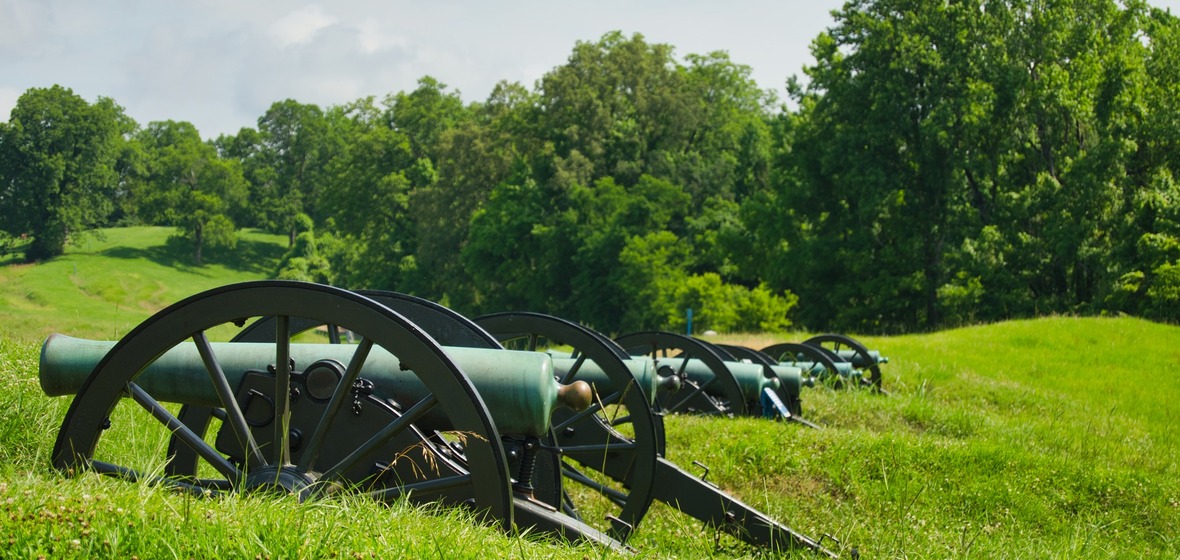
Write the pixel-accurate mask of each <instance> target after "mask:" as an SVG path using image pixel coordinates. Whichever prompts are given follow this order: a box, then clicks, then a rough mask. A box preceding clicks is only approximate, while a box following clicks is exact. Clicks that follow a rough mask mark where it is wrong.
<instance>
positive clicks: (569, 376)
mask: <svg viewBox="0 0 1180 560" xmlns="http://www.w3.org/2000/svg"><path fill="white" fill-rule="evenodd" d="M585 363H586V355H585V354H581V355H579V356H578V359H577V360H575V361H574V365H573V366H571V367H570V370H569V371H567V372H566V373H565V375H564V376H562V378H561V384H563V385H565V384H568V383H569V382H570V381H572V380H573V379H574V376H576V375H578V370H580V369H582V364H585Z"/></svg>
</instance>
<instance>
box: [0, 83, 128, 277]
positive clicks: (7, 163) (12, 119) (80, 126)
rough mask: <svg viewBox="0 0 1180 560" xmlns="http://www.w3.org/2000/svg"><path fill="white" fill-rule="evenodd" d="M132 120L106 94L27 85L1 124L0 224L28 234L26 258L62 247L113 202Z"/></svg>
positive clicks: (50, 254)
mask: <svg viewBox="0 0 1180 560" xmlns="http://www.w3.org/2000/svg"><path fill="white" fill-rule="evenodd" d="M129 126H130V127H133V126H134V123H131V122H130V120H129V119H127V118H126V117H125V116H123V109H122V108H121V107H119V106H118V105H115V103H114V101H112V100H110V99H105V98H100V99H99V100H98V101H97V102H96V103H94V104H93V105H92V104H89V103H87V102H86V101H84V100H83V99H82V98H81V97H78V96H77V95H75V94H74V92H73V91H72V90H70V89H68V88H63V87H61V86H53V87H50V88H44V89H42V88H32V89H29V90H28V91H26V92H25V93H24V94H23V95H21V96H20V98H19V99H17V103H16V107H14V108H13V110H12V114H11V115H10V116H9V120H8V122H7V123H2V124H0V229H2V230H3V231H5V232H6V233H7V234H8V235H10V236H19V235H23V234H28V235H30V236H31V237H32V243H31V244H30V245H29V246H28V247H27V248H26V249H25V258H26V259H27V260H30V261H33V260H41V259H44V258H48V257H54V256H57V255H60V254H62V252H63V251H64V250H65V246H66V243H68V242H69V241H71V240H72V239H74V238H76V237H77V236H78V235H81V234H82V232H84V231H85V230H87V229H89V228H92V227H94V226H96V225H101V224H102V223H103V222H104V221H105V220H106V219H107V216H108V215H110V213H111V212H112V211H113V209H114V205H113V204H112V201H113V200H114V198H115V197H114V195H115V192H116V187H117V185H118V179H119V177H118V173H117V170H116V168H117V156H118V150H119V146H120V143H121V141H122V135H123V134H127V133H130V132H131V130H130V128H128V127H129Z"/></svg>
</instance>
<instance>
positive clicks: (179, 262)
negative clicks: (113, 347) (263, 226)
mask: <svg viewBox="0 0 1180 560" xmlns="http://www.w3.org/2000/svg"><path fill="white" fill-rule="evenodd" d="M173 231H174V230H173V229H172V228H162V227H132V228H116V229H107V230H101V231H99V232H98V236H97V237H87V238H85V239H84V240H83V241H82V242H81V243H79V244H77V245H71V246H68V247H67V249H66V254H65V255H63V256H61V257H57V258H55V259H52V260H49V261H47V262H43V263H39V264H7V265H5V266H0V324H3V325H4V332H3V333H0V335H2V336H7V337H14V338H19V339H35V340H40V339H43V338H44V337H45V336H46V335H48V334H50V331H57V332H63V333H67V334H71V335H73V336H81V337H89V338H102V339H111V340H115V339H118V337H119V336H121V335H122V334H124V333H126V332H127V331H129V330H131V328H132V327H134V326H135V325H137V324H138V323H139V322H140V321H142V320H144V319H146V318H147V317H148V316H149V315H151V314H152V313H154V312H156V311H158V310H160V309H162V308H164V307H166V306H167V305H169V304H171V303H173V302H175V301H178V300H180V299H182V298H184V297H186V296H189V295H192V294H195V293H198V292H201V291H203V290H207V289H209V288H213V287H216V286H221V285H224V284H230V283H233V282H241V281H245V280H257V279H261V278H266V277H268V276H269V275H270V274H271V273H272V272H273V270H274V267H275V265H276V264H277V263H278V260H279V258H280V257H282V255H283V252H284V251H286V247H287V245H286V243H287V242H286V238H285V237H284V236H281V235H271V234H266V233H261V232H258V231H254V230H246V231H244V232H243V233H242V234H241V235H240V237H239V240H238V246H237V248H236V249H233V250H232V251H230V250H224V249H223V250H220V251H210V250H206V255H205V264H204V266H200V267H198V266H194V265H193V256H192V252H193V251H192V247H191V246H189V245H188V244H186V243H182V242H179V241H177V240H172V239H169V237H170V236H171V235H172V232H173Z"/></svg>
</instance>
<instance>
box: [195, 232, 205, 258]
mask: <svg viewBox="0 0 1180 560" xmlns="http://www.w3.org/2000/svg"><path fill="white" fill-rule="evenodd" d="M203 229H204V228H203V227H201V224H197V228H196V235H195V236H194V237H196V238H197V254H196V259H194V260H195V261H196V263H197V266H201V245H203V244H204V241H205V240H204V239H202V237H203V235H202V233H203V231H202V230H203Z"/></svg>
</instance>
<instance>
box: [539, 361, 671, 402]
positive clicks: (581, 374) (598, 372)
mask: <svg viewBox="0 0 1180 560" xmlns="http://www.w3.org/2000/svg"><path fill="white" fill-rule="evenodd" d="M551 356H552V357H553V369H554V371H556V372H557V376H558V377H561V378H564V377H565V375H566V374H568V373H569V372H570V370H572V369H573V368H574V367H577V368H578V369H577V373H576V374H575V375H574V379H575V380H578V381H585V382H586V383H589V384H590V385H591V386H593V387H594V388H595V389H597V390H599V392H600V393H606V392H610V393H613V392H615V391H617V390H618V389H617V388H615V387H614V383H613V382H611V380H610V377H608V376H607V374H606V372H605V371H603V370H602V368H601V367H599V366H598V364H596V363H594V361H593V360H583V361H582V363H581V364H579V363H578V360H577V359H574V358H570V357H568V355H562V354H557V353H551ZM623 363H624V364H626V366H627V369H629V370H630V371H631V377H633V378H634V379H635V383H636V385H637V386H638V387H639V389H640V390H641V391H643V395H644V396H646V397H647V400H648V401H649V402H654V401H655V395H656V393H657V392H660V391H667V390H676V389H678V388H679V383H678V381H679V380H677V379H676V378H675V377H674V376H661V375H659V374H658V373H657V371H656V365H655V362H653V361H652V360H648V359H642V358H633V359H630V360H626V361H624V362H623Z"/></svg>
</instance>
